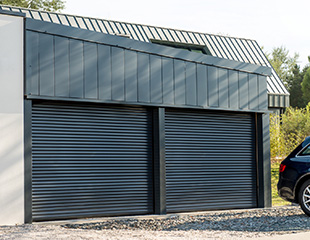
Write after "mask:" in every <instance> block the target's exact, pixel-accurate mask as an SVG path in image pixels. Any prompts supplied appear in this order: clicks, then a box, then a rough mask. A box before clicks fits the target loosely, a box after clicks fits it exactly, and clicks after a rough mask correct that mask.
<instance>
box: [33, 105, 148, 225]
mask: <svg viewBox="0 0 310 240" xmlns="http://www.w3.org/2000/svg"><path fill="white" fill-rule="evenodd" d="M151 123H152V114H151V113H150V112H149V111H147V110H146V109H143V108H121V107H104V106H99V105H82V104H79V105H77V104H72V105H69V104H57V103H55V102H54V103H51V102H49V103H48V102H47V103H35V104H33V108H32V216H33V220H34V221H40V220H51V219H68V218H77V217H94V216H109V215H125V214H127V215H128V214H131V215H132V214H148V213H153V163H152V124H151Z"/></svg>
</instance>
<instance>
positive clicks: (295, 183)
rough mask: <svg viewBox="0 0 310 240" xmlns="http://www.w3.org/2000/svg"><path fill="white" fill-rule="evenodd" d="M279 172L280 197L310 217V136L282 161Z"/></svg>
mask: <svg viewBox="0 0 310 240" xmlns="http://www.w3.org/2000/svg"><path fill="white" fill-rule="evenodd" d="M279 172H280V174H279V182H278V193H279V196H280V197H281V198H283V199H284V200H287V201H289V202H293V203H298V204H300V206H301V208H302V210H303V211H304V212H305V213H306V214H307V215H308V216H310V136H309V137H306V139H305V140H304V141H303V142H302V143H301V144H300V145H299V146H298V147H297V148H295V150H294V151H293V152H291V154H290V155H289V156H288V157H287V158H285V159H284V160H283V161H282V163H281V165H280V169H279Z"/></svg>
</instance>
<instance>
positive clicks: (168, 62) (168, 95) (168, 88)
mask: <svg viewBox="0 0 310 240" xmlns="http://www.w3.org/2000/svg"><path fill="white" fill-rule="evenodd" d="M162 68H163V69H162V73H163V79H162V80H163V102H164V103H166V104H168V105H173V104H174V82H173V60H172V59H169V58H166V59H165V58H163V59H162Z"/></svg>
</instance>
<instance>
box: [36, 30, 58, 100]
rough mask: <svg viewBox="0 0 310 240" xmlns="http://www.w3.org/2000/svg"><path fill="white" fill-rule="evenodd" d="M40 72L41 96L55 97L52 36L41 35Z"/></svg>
mask: <svg viewBox="0 0 310 240" xmlns="http://www.w3.org/2000/svg"><path fill="white" fill-rule="evenodd" d="M39 55H40V58H39V66H40V69H44V71H39V79H40V94H41V95H43V96H54V86H55V83H54V38H53V36H51V35H47V34H40V35H39Z"/></svg>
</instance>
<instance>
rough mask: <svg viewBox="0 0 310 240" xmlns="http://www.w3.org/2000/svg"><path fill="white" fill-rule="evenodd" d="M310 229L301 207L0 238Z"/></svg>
mask: <svg viewBox="0 0 310 240" xmlns="http://www.w3.org/2000/svg"><path fill="white" fill-rule="evenodd" d="M306 231H310V218H309V217H307V216H306V215H305V214H304V213H303V212H302V211H301V210H300V208H299V207H296V206H289V207H275V208H270V209H251V210H231V211H212V212H203V213H189V214H177V215H166V216H159V217H155V218H154V217H152V218H151V217H147V216H143V217H135V218H110V219H109V218H102V219H92V220H79V221H68V222H65V223H61V222H55V223H53V224H52V223H40V224H32V225H18V226H1V227H0V239H23V240H24V239H67V240H70V239H111V240H114V239H137V240H138V239H139V240H141V239H245V238H256V237H263V236H273V235H280V234H288V233H298V232H306Z"/></svg>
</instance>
